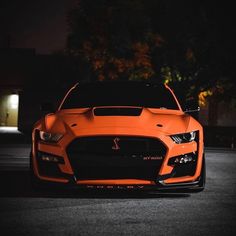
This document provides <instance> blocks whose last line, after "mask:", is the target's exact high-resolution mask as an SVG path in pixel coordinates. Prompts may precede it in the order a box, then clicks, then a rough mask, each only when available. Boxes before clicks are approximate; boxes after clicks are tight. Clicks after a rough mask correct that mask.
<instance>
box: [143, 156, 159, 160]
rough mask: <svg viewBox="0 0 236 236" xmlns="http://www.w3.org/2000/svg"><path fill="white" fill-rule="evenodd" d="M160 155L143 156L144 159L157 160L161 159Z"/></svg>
mask: <svg viewBox="0 0 236 236" xmlns="http://www.w3.org/2000/svg"><path fill="white" fill-rule="evenodd" d="M162 159H163V157H162V156H145V157H143V160H144V161H157V160H162Z"/></svg>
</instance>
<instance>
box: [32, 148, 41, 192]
mask: <svg viewBox="0 0 236 236" xmlns="http://www.w3.org/2000/svg"><path fill="white" fill-rule="evenodd" d="M29 174H30V186H31V189H33V190H39V189H41V188H42V184H41V183H40V180H39V179H38V178H37V177H36V176H35V174H34V170H33V161H32V152H30V173H29Z"/></svg>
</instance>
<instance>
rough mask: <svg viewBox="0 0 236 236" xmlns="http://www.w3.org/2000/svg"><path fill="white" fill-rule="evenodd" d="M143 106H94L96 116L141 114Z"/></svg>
mask: <svg viewBox="0 0 236 236" xmlns="http://www.w3.org/2000/svg"><path fill="white" fill-rule="evenodd" d="M142 110H143V109H142V108H136V107H135V108H131V107H106V108H105V107H102V108H94V110H93V112H94V115H95V116H140V115H141V113H142Z"/></svg>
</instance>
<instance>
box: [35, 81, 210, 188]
mask: <svg viewBox="0 0 236 236" xmlns="http://www.w3.org/2000/svg"><path fill="white" fill-rule="evenodd" d="M108 86H110V85H108ZM132 86H133V85H132ZM145 86H146V85H145ZM149 86H150V85H149ZM165 89H167V90H168V92H170V93H171V95H172V91H170V90H169V88H167V87H166V88H165ZM96 91H97V90H96ZM69 93H71V91H70V92H69ZM67 96H68V94H67ZM67 96H66V97H67ZM101 96H102V94H101ZM173 98H174V100H176V98H175V97H174V95H173ZM65 99H67V98H65ZM65 99H64V101H63V103H62V105H61V106H60V108H59V109H58V111H57V112H56V113H53V114H48V115H46V116H45V117H44V118H42V119H41V120H40V121H39V122H37V123H36V125H35V127H34V130H33V133H32V140H33V144H32V158H31V161H32V172H33V174H34V176H35V177H36V178H37V180H40V181H42V182H47V183H57V184H61V185H64V186H68V187H76V188H89V189H152V190H174V191H176V190H178V189H180V190H183V191H185V190H192V191H201V190H203V188H204V179H205V176H204V171H205V166H204V150H203V130H202V127H201V125H200V124H199V123H198V122H197V121H196V120H195V119H194V118H192V117H191V116H190V115H188V114H185V113H184V112H183V111H182V110H181V108H180V106H179V104H178V102H177V100H176V104H177V108H176V109H166V108H165V107H163V106H161V107H145V106H144V104H140V106H134V105H133V104H129V102H128V105H126V104H124V103H122V102H120V101H119V103H118V104H121V105H118V104H117V103H114V105H112V103H109V102H107V104H108V105H104V102H103V103H101V104H100V103H99V104H93V105H91V106H88V105H83V106H82V105H81V106H79V107H74V106H71V107H70V106H68V107H66V106H65V107H63V104H66V102H65ZM108 99H109V98H108ZM135 104H136V103H135ZM97 105H98V106H97ZM137 105H138V104H137Z"/></svg>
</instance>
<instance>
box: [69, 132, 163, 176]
mask: <svg viewBox="0 0 236 236" xmlns="http://www.w3.org/2000/svg"><path fill="white" fill-rule="evenodd" d="M165 154H166V148H165V146H164V145H163V144H162V142H160V141H159V140H158V139H153V138H145V137H132V136H131V137H127V136H120V137H114V136H99V137H83V138H77V139H75V140H74V141H72V142H71V143H70V144H69V146H68V147H67V155H68V158H69V161H70V163H71V166H72V168H73V171H74V173H75V175H76V177H77V178H78V179H126V178H127V179H128V178H132V179H148V180H155V178H156V177H157V175H158V173H159V170H160V167H161V165H162V161H163V159H164V157H165Z"/></svg>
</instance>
